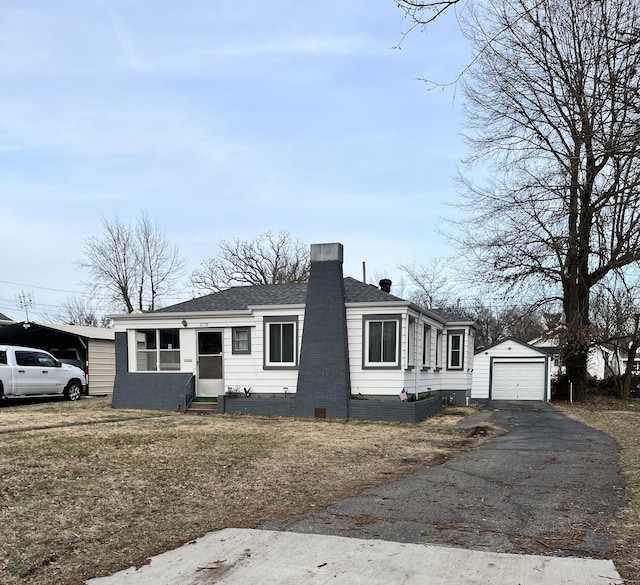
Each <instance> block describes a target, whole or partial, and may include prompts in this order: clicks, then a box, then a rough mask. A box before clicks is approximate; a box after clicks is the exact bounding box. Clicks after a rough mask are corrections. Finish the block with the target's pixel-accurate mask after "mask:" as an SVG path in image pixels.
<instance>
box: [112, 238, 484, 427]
mask: <svg viewBox="0 0 640 585" xmlns="http://www.w3.org/2000/svg"><path fill="white" fill-rule="evenodd" d="M342 258H343V248H342V245H341V244H317V245H312V246H311V271H310V276H309V282H308V283H296V284H275V285H262V286H245V287H235V288H230V289H227V290H224V291H222V292H218V293H214V294H210V295H206V296H203V297H200V298H196V299H193V300H190V301H186V302H183V303H179V304H177V305H173V306H170V307H165V308H162V309H159V310H156V311H152V312H147V313H139V314H129V315H112V316H111V318H112V319H113V321H114V327H115V331H116V380H115V387H114V394H113V406H114V407H116V408H118V407H122V408H159V409H169V410H184V409H185V408H187V406H188V404H189V403H190V402H191V401H192V400H193V399H198V398H199V399H203V398H204V399H207V398H209V399H217V401H218V412H251V413H256V414H257V413H264V414H279V415H295V416H311V417H313V416H316V417H327V418H366V419H382V420H421V419H422V418H425V417H426V416H428V414H429V412H428V405H435V404H437V405H438V408H439V405H441V404H442V401H443V399H444V400H446V401H447V402H450V403H457V404H466V403H467V402H468V399H469V396H470V393H471V372H472V370H473V367H474V366H473V359H474V357H473V344H474V337H475V328H474V327H475V326H474V324H473V322H471V321H469V320H467V319H463V318H460V317H456V316H453V315H449V314H445V313H442V312H439V311H435V310H429V309H425V308H423V307H420V306H417V305H416V304H414V303H412V302H410V301H407V300H404V299H401V298H399V297H396V296H394V295H392V294H390V292H389V290H390V285H391V282H390V281H388V280H383V281H381V287H382V288H378V287H376V286H373V285H369V284H365V283H363V282H360V281H358V280H356V279H354V278H350V277H347V278H344V277H343V271H342ZM423 399H424V400H423ZM429 408H431V407H429ZM433 408H435V406H433Z"/></svg>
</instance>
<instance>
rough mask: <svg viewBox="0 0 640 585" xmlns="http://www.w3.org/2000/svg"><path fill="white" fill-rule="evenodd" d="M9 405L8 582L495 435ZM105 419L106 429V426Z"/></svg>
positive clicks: (5, 423) (134, 557)
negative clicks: (485, 435) (472, 436)
mask: <svg viewBox="0 0 640 585" xmlns="http://www.w3.org/2000/svg"><path fill="white" fill-rule="evenodd" d="M107 406H108V402H106V400H99V399H92V400H84V401H80V402H79V403H76V404H71V403H66V402H65V403H62V402H61V403H48V404H39V405H30V406H17V407H16V406H12V407H10V408H2V409H0V437H2V442H1V443H0V502H1V503H2V506H1V509H0V547H1V549H0V582H1V583H4V584H6V585H14V584H18V583H21V584H22V583H34V584H42V585H44V584H47V585H55V584H78V583H82V581H83V580H84V579H87V578H90V577H95V576H99V575H104V574H108V573H111V572H113V571H115V570H118V569H122V568H124V567H127V566H130V565H132V564H143V563H145V562H146V559H147V558H148V557H149V556H152V555H154V554H157V553H160V552H163V551H165V550H168V549H171V548H174V547H176V546H178V545H180V544H182V543H184V542H187V541H189V540H192V539H194V538H197V537H199V536H201V535H203V534H204V533H206V532H208V531H211V530H217V529H221V528H224V527H252V526H256V525H258V524H260V523H262V522H264V521H266V520H269V519H285V518H287V517H288V516H290V515H292V514H296V513H301V512H303V511H306V510H310V509H313V508H320V507H323V506H326V505H328V504H329V503H331V502H333V501H335V500H336V499H338V498H340V497H343V496H345V495H349V494H353V493H357V492H358V491H360V490H361V489H363V488H365V487H368V486H372V485H377V484H381V483H386V482H389V481H391V480H393V479H396V478H398V477H402V476H406V475H408V474H410V473H412V472H413V471H415V470H416V469H418V468H423V467H428V466H431V465H435V464H438V463H440V462H442V461H444V460H445V459H447V458H450V457H455V456H457V455H458V454H459V453H461V452H464V451H467V450H469V449H471V448H473V447H474V446H476V445H477V444H478V443H479V442H480V441H482V440H484V439H485V437H484V436H478V437H474V438H470V437H467V436H466V434H465V433H464V432H462V431H460V430H458V429H456V428H455V427H454V424H455V422H457V421H459V420H460V419H461V417H462V416H465V415H466V414H468V412H469V411H467V410H461V409H456V410H454V411H452V414H451V415H447V416H439V417H435V418H433V419H430V420H428V421H425V422H423V423H420V424H412V425H409V424H388V423H387V424H385V423H369V422H355V421H350V422H343V421H342V422H341V421H326V420H295V419H277V418H267V417H265V418H261V417H230V416H212V417H188V416H180V415H171V414H170V415H164V416H160V414H161V413H156V412H142V411H121V410H118V411H113V410H111V409H109V408H106V407H107ZM102 423H104V424H102Z"/></svg>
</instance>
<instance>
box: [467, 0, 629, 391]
mask: <svg viewBox="0 0 640 585" xmlns="http://www.w3.org/2000/svg"><path fill="white" fill-rule="evenodd" d="M639 11H640V6H639V5H638V3H637V2H635V0H601V1H598V2H594V1H592V0H489V1H488V2H487V3H486V4H483V5H482V7H481V8H479V9H478V10H477V11H475V12H473V13H471V16H470V17H469V18H468V20H467V21H466V22H465V24H464V27H465V28H464V30H465V32H466V34H467V36H468V38H469V39H470V41H471V42H472V44H473V46H474V48H475V50H476V52H477V55H478V56H477V60H476V61H475V64H474V66H473V68H472V73H471V77H469V78H467V79H466V81H465V93H466V99H467V104H468V107H467V112H468V121H469V127H470V132H469V136H468V141H469V144H470V146H471V152H472V157H471V159H470V160H469V161H468V162H469V163H470V167H469V168H468V172H467V174H466V177H465V178H464V179H463V180H462V181H463V185H464V186H465V187H466V190H465V202H464V203H463V205H462V207H463V208H465V209H466V210H467V212H468V214H467V218H466V224H465V225H464V226H463V233H464V236H463V237H462V239H461V243H462V244H463V250H464V251H465V252H466V253H467V255H468V257H470V258H471V259H472V261H473V263H474V264H475V266H476V267H477V269H478V270H477V275H478V277H479V278H482V279H483V280H484V281H485V282H488V283H493V284H494V285H496V286H501V285H505V286H506V287H508V289H509V290H510V291H511V292H512V293H514V294H518V295H520V296H521V297H522V296H523V295H526V297H532V296H538V298H541V295H542V294H544V295H546V296H547V297H548V298H553V297H554V296H555V297H556V298H558V299H560V300H561V301H562V305H563V313H564V320H565V330H566V332H567V335H566V339H565V340H564V341H565V363H566V366H567V375H568V377H569V379H570V380H571V381H572V382H573V384H574V391H575V392H576V395H577V397H578V398H583V397H584V395H585V386H584V382H585V378H586V362H587V351H588V347H589V344H590V342H591V341H592V328H591V327H590V322H589V319H590V311H589V309H590V294H591V291H592V289H593V287H594V286H595V285H596V284H597V283H598V282H600V281H601V280H602V279H603V278H604V277H606V276H607V275H608V274H610V273H611V272H612V271H614V270H617V271H620V270H624V269H625V267H628V266H630V265H632V264H633V263H636V262H637V261H638V260H640V198H639V197H638V194H637V190H638V186H639V184H640V162H639V161H640V157H639V156H638V155H639V154H640V132H639V129H640V110H639V108H638V104H640V89H639V81H640V77H639V72H640V42H638V41H639V39H638V31H639V30H640V29H639V27H638V23H639V22H640V14H639ZM476 161H482V162H486V163H487V164H488V165H489V167H488V171H489V172H488V173H486V174H487V175H488V176H489V177H490V179H487V180H486V181H485V180H481V179H478V178H476V177H474V176H473V171H474V168H473V166H472V163H474V162H476Z"/></svg>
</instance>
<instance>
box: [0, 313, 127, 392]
mask: <svg viewBox="0 0 640 585" xmlns="http://www.w3.org/2000/svg"><path fill="white" fill-rule="evenodd" d="M0 343H5V344H9V345H25V346H27V347H35V348H38V349H44V350H46V351H48V352H50V353H52V354H53V355H54V356H56V357H57V358H58V359H59V360H60V361H61V362H65V363H70V364H73V365H75V366H78V367H80V368H82V369H83V370H85V371H86V372H87V376H88V380H89V384H88V393H89V394H91V395H97V394H111V393H112V392H113V381H114V378H115V333H114V330H113V329H107V328H104V327H81V326H78V325H58V324H55V325H54V324H51V323H46V324H43V323H34V322H32V321H24V322H22V323H13V324H12V325H7V326H6V327H2V328H0Z"/></svg>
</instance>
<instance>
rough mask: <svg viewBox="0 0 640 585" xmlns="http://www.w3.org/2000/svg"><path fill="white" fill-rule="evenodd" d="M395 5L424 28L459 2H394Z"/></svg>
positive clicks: (418, 0) (439, 0)
mask: <svg viewBox="0 0 640 585" xmlns="http://www.w3.org/2000/svg"><path fill="white" fill-rule="evenodd" d="M395 3H396V5H397V6H398V8H400V9H401V10H404V12H405V14H406V15H407V16H408V17H409V18H410V19H411V20H412V21H413V22H414V23H415V26H426V25H427V24H430V23H432V22H433V21H434V20H436V19H437V18H438V17H439V16H440V15H441V14H442V13H443V12H445V11H446V10H448V9H449V8H452V7H454V6H456V4H459V3H461V0H432V1H429V2H423V1H420V0H395Z"/></svg>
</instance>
